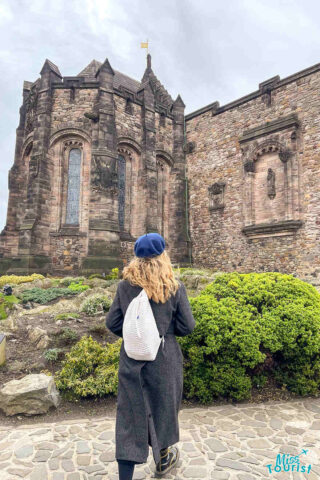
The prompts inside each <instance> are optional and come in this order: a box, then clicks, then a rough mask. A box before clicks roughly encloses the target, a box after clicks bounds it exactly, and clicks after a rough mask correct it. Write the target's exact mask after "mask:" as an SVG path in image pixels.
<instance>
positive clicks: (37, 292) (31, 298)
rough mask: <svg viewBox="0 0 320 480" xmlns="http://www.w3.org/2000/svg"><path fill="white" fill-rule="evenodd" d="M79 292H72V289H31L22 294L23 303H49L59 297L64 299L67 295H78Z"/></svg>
mask: <svg viewBox="0 0 320 480" xmlns="http://www.w3.org/2000/svg"><path fill="white" fill-rule="evenodd" d="M77 293H78V292H76V291H73V290H71V289H70V288H47V289H46V290H44V289H42V288H37V287H35V288H30V290H25V291H24V292H22V294H21V298H22V303H27V302H35V303H41V304H42V305H43V304H45V303H49V302H51V301H52V300H55V299H56V298H59V297H64V296H67V295H76V294H77Z"/></svg>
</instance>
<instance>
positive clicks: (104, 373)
mask: <svg viewBox="0 0 320 480" xmlns="http://www.w3.org/2000/svg"><path fill="white" fill-rule="evenodd" d="M121 342H122V339H121V338H120V339H119V340H117V342H115V343H113V344H107V345H106V346H105V347H103V346H102V345H100V344H99V343H98V342H96V341H95V340H93V339H92V337H91V336H87V335H85V336H83V337H82V338H81V340H79V342H78V343H76V344H75V345H74V346H73V347H72V348H71V350H70V352H69V353H66V356H65V360H64V361H63V363H62V369H61V370H60V371H59V372H57V373H56V374H55V383H56V385H57V388H58V389H59V390H61V391H63V392H64V394H65V396H66V397H68V398H69V399H73V400H75V399H79V398H81V397H89V396H103V395H107V394H110V393H111V394H117V391H118V367H119V358H120V347H121Z"/></svg>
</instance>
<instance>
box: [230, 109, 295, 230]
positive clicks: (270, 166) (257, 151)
mask: <svg viewBox="0 0 320 480" xmlns="http://www.w3.org/2000/svg"><path fill="white" fill-rule="evenodd" d="M298 129H299V121H298V119H297V116H296V115H289V116H287V117H281V118H279V119H277V120H274V121H272V122H267V123H265V124H264V125H261V126H258V127H255V128H253V129H250V130H247V131H245V132H244V133H243V135H242V137H241V138H240V139H239V143H240V146H241V151H242V156H243V213H244V225H243V228H242V232H243V233H244V234H245V235H246V236H247V237H250V238H260V237H270V236H283V235H293V234H294V233H295V232H296V231H297V230H298V229H299V228H300V227H301V226H302V225H303V222H302V220H301V218H300V217H301V208H300V192H299V168H298V158H297V154H296V152H297V150H299V148H298V149H297V148H296V147H297V145H296V142H299V140H298V139H299V135H298V133H299V131H298ZM293 142H294V143H293Z"/></svg>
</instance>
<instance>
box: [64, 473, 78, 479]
mask: <svg viewBox="0 0 320 480" xmlns="http://www.w3.org/2000/svg"><path fill="white" fill-rule="evenodd" d="M66 480H81V477H80V473H79V472H73V473H68V474H67V477H66Z"/></svg>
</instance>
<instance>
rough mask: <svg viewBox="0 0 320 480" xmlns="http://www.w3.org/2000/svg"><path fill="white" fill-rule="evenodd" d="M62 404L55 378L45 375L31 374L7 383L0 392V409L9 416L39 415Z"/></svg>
mask: <svg viewBox="0 0 320 480" xmlns="http://www.w3.org/2000/svg"><path fill="white" fill-rule="evenodd" d="M59 403H60V395H59V391H58V390H57V388H56V385H55V383H54V379H53V377H50V376H48V375H45V374H44V373H39V374H34V373H32V374H30V375H26V376H25V377H23V378H21V379H20V380H11V381H10V382H7V383H5V384H4V385H3V386H2V388H1V390H0V408H1V410H3V411H4V413H5V414H6V415H7V416H9V415H10V416H11V415H16V414H17V413H24V414H25V415H39V414H42V413H46V412H47V411H48V410H49V408H50V407H57V406H58V405H59Z"/></svg>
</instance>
